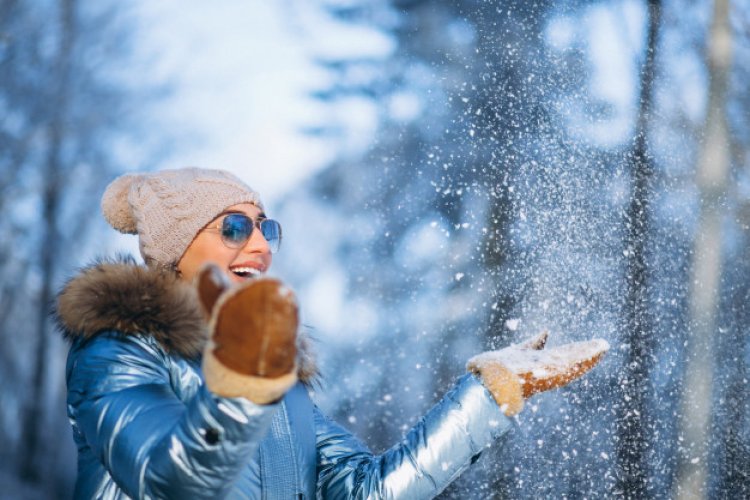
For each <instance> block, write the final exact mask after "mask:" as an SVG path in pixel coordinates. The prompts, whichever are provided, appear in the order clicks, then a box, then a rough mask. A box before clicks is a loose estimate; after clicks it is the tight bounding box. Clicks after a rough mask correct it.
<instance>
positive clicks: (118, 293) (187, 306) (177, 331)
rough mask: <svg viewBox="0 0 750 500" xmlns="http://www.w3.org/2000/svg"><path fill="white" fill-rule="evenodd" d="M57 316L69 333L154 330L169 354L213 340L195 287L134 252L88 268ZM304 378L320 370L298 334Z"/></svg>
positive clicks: (68, 289)
mask: <svg viewBox="0 0 750 500" xmlns="http://www.w3.org/2000/svg"><path fill="white" fill-rule="evenodd" d="M55 316H56V320H57V324H58V326H59V328H60V329H61V330H62V332H63V335H64V336H65V337H66V338H69V339H74V338H83V339H89V338H92V337H94V336H96V335H97V334H99V333H101V332H106V331H112V330H115V331H118V332H120V333H122V334H123V335H141V334H146V335H151V336H152V337H153V338H154V339H155V340H156V341H157V342H159V344H161V346H162V347H163V348H164V349H165V350H166V351H167V352H169V353H170V354H177V355H180V356H182V357H184V358H193V359H194V358H198V357H199V356H200V355H201V353H202V352H203V348H204V346H205V344H206V341H207V339H208V331H207V329H206V324H207V322H206V320H205V318H204V317H203V312H202V311H201V306H200V302H199V300H198V295H197V292H196V290H195V289H194V287H193V286H191V285H190V284H188V283H185V282H184V281H182V280H181V279H180V278H179V276H178V275H177V273H175V272H174V271H172V270H170V269H164V268H157V267H148V266H143V265H139V264H138V263H136V262H135V260H134V259H133V258H131V257H120V258H118V259H114V260H100V261H97V262H95V263H94V264H92V265H90V266H88V267H85V268H83V269H82V270H81V271H80V273H79V274H78V275H76V276H75V277H74V278H72V279H71V280H70V281H68V282H67V283H66V285H65V286H64V287H63V289H62V290H61V292H60V294H59V295H58V297H57V307H56V310H55ZM297 347H298V359H297V365H298V367H299V378H300V380H301V381H302V382H305V383H312V382H313V381H314V380H315V379H316V378H317V377H318V369H317V366H316V363H315V360H314V356H313V354H312V349H311V340H310V338H309V337H308V336H307V335H305V334H304V332H303V331H301V332H300V335H299V336H298V346H297Z"/></svg>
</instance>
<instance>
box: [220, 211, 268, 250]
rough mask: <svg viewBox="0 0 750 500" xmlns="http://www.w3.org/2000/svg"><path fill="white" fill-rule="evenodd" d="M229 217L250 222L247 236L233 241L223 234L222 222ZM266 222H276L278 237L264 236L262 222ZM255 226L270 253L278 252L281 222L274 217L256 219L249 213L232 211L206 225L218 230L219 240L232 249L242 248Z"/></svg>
mask: <svg viewBox="0 0 750 500" xmlns="http://www.w3.org/2000/svg"><path fill="white" fill-rule="evenodd" d="M229 217H240V218H242V219H245V220H247V221H250V223H251V226H250V228H251V229H250V232H249V233H248V234H247V237H246V238H244V239H243V240H242V241H241V242H235V241H233V240H231V239H230V238H229V237H228V236H227V235H226V234H225V228H224V224H225V221H226V220H227V219H228V218H229ZM266 222H271V223H275V224H276V227H277V228H278V229H279V237H278V239H277V240H269V239H267V238H266V235H265V233H264V232H263V224H264V223H266ZM256 228H257V229H258V230H259V231H260V234H261V235H263V239H265V240H266V242H267V243H268V247H269V248H270V250H271V253H276V252H278V251H279V249H280V248H281V238H282V231H281V224H280V223H279V221H277V220H275V219H269V218H268V217H258V218H257V219H253V218H252V217H250V216H249V215H246V214H243V213H239V212H232V213H228V214H226V215H224V217H223V218H222V219H221V221H219V222H217V223H216V224H211V225H209V226H207V227H206V229H211V230H214V231H218V232H219V235H221V242H222V243H224V245H225V246H226V247H227V248H232V249H238V248H242V247H244V246H245V245H247V242H248V241H249V240H250V238H251V237H252V236H253V233H254V232H255V229H256Z"/></svg>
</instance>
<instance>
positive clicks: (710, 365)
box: [675, 0, 732, 499]
mask: <svg viewBox="0 0 750 500" xmlns="http://www.w3.org/2000/svg"><path fill="white" fill-rule="evenodd" d="M709 37H710V38H709V40H708V72H709V80H710V84H709V89H708V109H707V111H706V123H705V133H704V141H703V145H702V148H701V152H700V156H699V158H698V165H697V184H698V189H699V190H700V215H699V220H698V227H697V230H696V235H695V242H694V248H693V262H692V268H691V276H690V298H689V299H690V303H689V305H690V323H689V325H690V331H689V335H690V338H689V341H688V344H687V346H688V348H687V353H686V356H687V357H686V367H685V376H684V379H683V391H682V405H681V411H680V438H681V439H682V442H681V446H680V450H679V454H678V468H677V477H676V482H675V488H676V495H677V498H684V499H688V498H705V497H706V492H707V480H708V463H707V462H708V460H707V459H708V443H709V437H710V425H711V394H712V384H713V377H714V355H713V353H714V345H713V344H714V342H713V340H712V338H713V336H714V335H716V334H717V332H718V328H717V320H716V319H717V311H718V302H719V281H720V277H721V242H722V233H721V222H722V218H723V215H724V209H723V208H722V201H723V200H724V197H725V192H726V186H727V180H728V175H729V167H730V158H729V137H728V130H727V121H726V115H725V104H726V95H727V87H728V81H729V67H730V63H731V58H732V44H731V41H732V40H731V29H730V26H729V2H728V0H716V1H715V2H714V18H713V23H712V26H711V31H710V34H709Z"/></svg>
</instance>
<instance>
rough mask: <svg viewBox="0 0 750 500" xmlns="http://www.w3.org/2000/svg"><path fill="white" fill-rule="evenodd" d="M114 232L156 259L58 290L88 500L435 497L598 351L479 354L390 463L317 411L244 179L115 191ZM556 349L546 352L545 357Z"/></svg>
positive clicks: (288, 306)
mask: <svg viewBox="0 0 750 500" xmlns="http://www.w3.org/2000/svg"><path fill="white" fill-rule="evenodd" d="M102 209H103V212H104V215H105V218H106V219H107V221H108V222H109V223H110V224H111V225H112V226H113V227H114V228H115V229H117V230H118V231H121V232H123V233H130V234H137V235H138V238H139V244H140V251H141V254H142V256H143V258H144V260H145V262H146V265H145V266H142V265H138V264H136V263H135V262H134V261H132V260H128V259H124V260H120V261H111V262H100V263H97V264H95V265H93V266H91V267H89V268H87V269H84V270H83V271H82V272H81V273H80V274H79V275H78V276H76V277H75V278H74V279H72V280H71V281H70V282H68V284H67V285H66V286H65V287H64V289H63V290H62V292H61V294H60V296H59V299H58V308H57V313H58V318H59V323H60V326H61V328H62V330H63V331H64V333H65V335H66V336H67V337H68V338H70V339H71V341H72V345H71V349H70V353H69V356H68V364H67V370H66V377H67V384H68V415H69V418H70V421H71V424H72V427H73V436H74V439H75V442H76V445H77V447H78V479H77V482H76V488H75V497H76V498H108V499H115V498H118V499H119V498H129V497H132V498H181V499H182V498H261V497H262V498H280V499H289V498H308V499H311V498H315V497H316V496H319V497H322V498H352V497H354V498H409V499H414V498H430V497H433V496H435V495H437V494H438V493H439V492H440V491H442V490H443V489H444V488H445V487H446V486H447V485H448V484H449V483H450V482H451V481H452V480H453V479H455V478H456V477H457V476H458V475H459V474H460V473H461V472H462V471H463V470H464V469H465V468H466V467H468V465H469V464H470V463H471V462H472V460H473V459H474V458H475V457H477V456H478V455H479V454H480V453H481V451H482V450H483V449H484V448H485V447H486V446H489V445H490V444H491V443H492V442H493V441H494V440H495V439H496V438H497V437H498V436H499V435H501V434H503V433H504V432H505V431H506V430H507V429H508V427H509V425H510V423H509V422H510V421H509V419H508V417H509V416H512V415H514V414H516V413H517V412H518V411H520V410H521V408H522V406H523V400H524V399H525V398H528V397H529V396H531V395H532V394H534V393H535V392H539V391H541V390H546V389H550V388H553V387H558V386H560V385H563V384H565V383H567V382H569V381H570V380H572V379H573V378H576V377H577V376H580V375H581V374H583V373H584V372H585V371H587V370H588V369H590V368H591V367H592V366H593V365H594V364H595V363H596V362H597V361H598V359H599V358H600V356H601V355H602V354H603V352H604V351H605V350H606V348H607V346H606V343H604V342H603V341H592V342H589V343H579V344H578V345H572V344H569V345H567V346H563V347H559V348H557V349H548V350H544V351H542V350H541V348H542V347H543V344H544V337H541V338H540V339H537V341H536V343H533V344H529V345H525V346H512V347H509V348H506V349H504V350H502V351H496V352H493V353H484V354H482V355H480V356H477V357H475V358H474V359H473V360H471V361H470V363H469V371H470V373H469V374H467V375H465V376H463V377H462V378H461V379H460V380H459V381H458V382H457V384H456V386H455V387H454V388H453V389H452V390H451V391H450V392H449V393H448V394H446V395H445V397H444V398H443V399H442V400H441V401H440V402H439V403H438V404H437V405H436V406H435V407H434V408H433V409H432V410H430V411H429V412H428V413H427V414H426V415H425V416H424V418H423V419H422V420H421V421H420V422H419V423H418V424H417V425H416V426H415V427H414V428H413V429H412V430H411V431H410V432H409V433H408V434H407V436H406V437H405V439H404V440H403V441H402V442H401V443H400V444H398V445H396V446H394V447H393V448H392V449H390V450H389V451H387V452H386V453H384V454H383V455H380V456H374V455H373V454H372V453H370V451H369V450H368V449H367V447H366V446H364V445H363V444H362V443H360V442H359V441H358V440H357V439H356V438H355V437H353V436H352V435H351V434H350V433H349V432H348V431H346V430H345V429H344V428H342V427H340V426H339V425H337V424H336V423H334V422H333V421H331V420H330V419H328V418H327V417H326V416H325V415H323V414H322V413H321V411H320V410H319V409H318V408H317V407H316V406H315V405H314V404H313V403H312V402H311V400H310V397H309V395H308V392H307V390H306V387H307V386H308V385H309V384H310V383H311V381H312V380H313V379H314V377H315V374H316V372H317V370H316V367H315V363H314V361H313V358H312V356H311V355H310V352H309V348H308V347H307V345H308V344H307V342H306V339H305V338H304V336H303V335H301V334H300V335H298V331H297V330H298V328H297V327H298V319H297V305H296V302H295V298H294V295H293V294H292V293H291V291H289V290H288V289H286V288H285V287H284V285H283V284H282V283H280V282H279V281H277V280H273V279H269V278H264V277H262V275H263V274H264V273H265V272H266V271H267V270H268V268H269V267H270V266H271V262H272V256H273V253H274V252H275V251H276V250H277V249H278V246H279V243H280V240H281V228H280V226H279V224H278V223H277V222H275V221H273V220H271V219H268V218H266V215H265V213H264V211H263V205H262V203H261V201H260V198H259V196H258V194H257V193H256V192H255V191H253V190H252V189H250V188H249V187H248V186H247V185H245V184H244V183H243V182H241V181H240V180H239V179H237V178H236V177H234V176H233V175H231V174H229V173H227V172H223V171H216V170H205V169H197V168H186V169H178V170H169V171H162V172H158V173H152V174H143V175H126V176H123V177H120V178H118V179H116V180H115V181H114V182H112V184H110V186H109V187H108V188H107V190H106V192H105V193H104V196H103V198H102ZM545 353H546V354H545Z"/></svg>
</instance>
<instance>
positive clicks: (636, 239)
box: [617, 0, 661, 498]
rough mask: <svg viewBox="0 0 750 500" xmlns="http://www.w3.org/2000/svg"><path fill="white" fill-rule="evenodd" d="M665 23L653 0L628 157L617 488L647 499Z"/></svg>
mask: <svg viewBox="0 0 750 500" xmlns="http://www.w3.org/2000/svg"><path fill="white" fill-rule="evenodd" d="M660 23H661V1H660V0H650V1H649V2H648V39H647V42H646V57H645V61H644V65H643V69H642V72H641V77H640V95H639V102H638V106H639V107H638V119H637V120H638V121H637V123H636V129H635V139H634V143H633V148H632V151H631V152H630V154H629V162H630V164H631V172H632V177H631V179H632V181H631V182H632V191H631V198H630V205H629V206H628V210H627V214H626V218H627V220H626V228H627V231H626V237H625V255H626V259H627V264H626V265H627V275H626V283H627V292H626V302H625V329H624V331H625V333H624V343H625V345H626V346H628V351H627V352H626V355H625V360H624V366H623V374H622V379H621V391H622V400H621V403H620V404H621V406H620V415H619V418H618V428H617V464H618V471H617V488H618V491H620V492H622V493H623V494H624V495H625V497H626V498H646V497H647V496H648V494H647V486H648V482H647V478H648V474H647V466H646V465H647V464H646V446H647V440H646V429H645V425H644V420H645V413H646V394H647V393H646V388H647V386H648V384H649V371H650V370H649V368H650V363H651V361H650V359H651V355H652V350H653V349H652V345H651V344H652V339H653V321H652V318H651V317H650V314H649V305H648V279H649V276H648V267H647V263H646V248H647V242H648V238H649V225H650V209H649V205H650V199H651V192H652V185H651V178H652V174H653V165H652V159H651V157H650V155H649V146H648V140H647V136H648V124H649V121H650V119H651V116H650V115H651V109H652V105H653V87H654V75H655V60H656V49H657V44H658V34H659V25H660Z"/></svg>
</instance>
